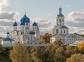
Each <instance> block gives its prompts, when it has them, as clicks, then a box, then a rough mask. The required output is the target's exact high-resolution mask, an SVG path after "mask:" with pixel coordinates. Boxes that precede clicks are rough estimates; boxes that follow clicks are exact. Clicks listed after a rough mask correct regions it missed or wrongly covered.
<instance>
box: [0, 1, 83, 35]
mask: <svg viewBox="0 0 84 62" xmlns="http://www.w3.org/2000/svg"><path fill="white" fill-rule="evenodd" d="M60 7H61V8H62V9H63V11H62V13H63V14H64V15H65V25H66V26H68V27H69V31H70V33H79V34H84V0H0V33H1V34H0V36H4V35H5V33H6V32H7V31H9V32H10V31H12V24H13V23H14V21H15V20H16V21H17V22H18V24H20V19H21V17H22V16H23V15H24V14H25V13H26V14H27V16H28V17H29V18H30V20H31V24H32V23H33V22H34V21H36V22H38V25H39V28H40V31H41V33H46V32H50V33H51V32H52V29H53V27H54V26H55V25H56V16H57V14H58V9H59V8H60Z"/></svg>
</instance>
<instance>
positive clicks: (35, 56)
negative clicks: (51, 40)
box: [31, 46, 42, 62]
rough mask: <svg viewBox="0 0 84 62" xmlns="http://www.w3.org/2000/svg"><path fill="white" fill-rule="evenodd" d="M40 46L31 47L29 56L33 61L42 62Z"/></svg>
mask: <svg viewBox="0 0 84 62" xmlns="http://www.w3.org/2000/svg"><path fill="white" fill-rule="evenodd" d="M41 50H42V48H41V47H40V46H33V47H32V48H31V57H32V60H33V62H42V59H41V57H42V52H41Z"/></svg>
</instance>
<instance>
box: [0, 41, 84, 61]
mask: <svg viewBox="0 0 84 62" xmlns="http://www.w3.org/2000/svg"><path fill="white" fill-rule="evenodd" d="M79 53H80V54H79ZM75 56H77V57H75ZM77 58H79V60H80V61H82V62H83V59H84V52H83V50H81V49H79V46H77V47H76V46H70V45H66V46H64V45H63V44H62V42H61V40H57V41H55V42H54V43H53V44H49V45H47V46H27V45H25V44H16V45H15V46H13V47H11V48H9V47H7V48H4V47H2V46H0V62H74V61H75V60H76V59H77ZM82 58H83V59H82ZM76 61H78V60H76Z"/></svg>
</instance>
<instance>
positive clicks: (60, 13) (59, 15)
mask: <svg viewBox="0 0 84 62" xmlns="http://www.w3.org/2000/svg"><path fill="white" fill-rule="evenodd" d="M57 16H58V17H64V15H63V14H62V8H59V14H58V15H57Z"/></svg>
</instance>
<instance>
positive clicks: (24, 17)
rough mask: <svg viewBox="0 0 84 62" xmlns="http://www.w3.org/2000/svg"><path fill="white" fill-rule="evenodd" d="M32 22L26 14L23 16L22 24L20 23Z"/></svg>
mask: <svg viewBox="0 0 84 62" xmlns="http://www.w3.org/2000/svg"><path fill="white" fill-rule="evenodd" d="M28 23H30V19H29V18H28V17H27V16H26V14H25V15H24V16H23V17H22V18H21V24H20V25H25V24H28Z"/></svg>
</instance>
